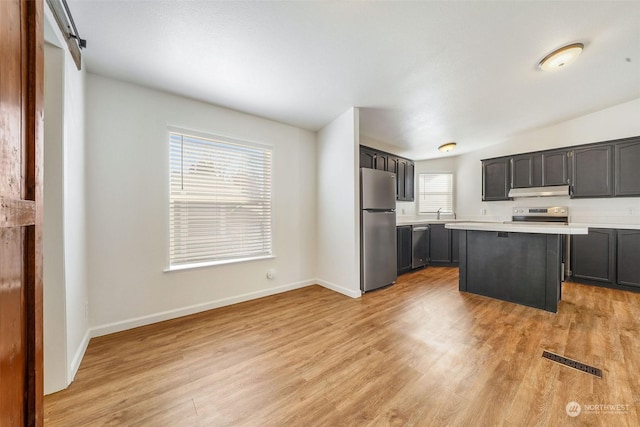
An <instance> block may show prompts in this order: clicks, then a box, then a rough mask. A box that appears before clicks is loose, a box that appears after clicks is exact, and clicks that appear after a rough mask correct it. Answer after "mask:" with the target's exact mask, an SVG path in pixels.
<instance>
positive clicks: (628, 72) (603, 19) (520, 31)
mask: <svg viewBox="0 0 640 427" xmlns="http://www.w3.org/2000/svg"><path fill="white" fill-rule="evenodd" d="M68 3H69V6H70V9H71V12H72V13H73V16H74V19H75V21H76V25H77V27H78V30H79V32H80V35H81V37H82V38H85V39H87V42H88V47H87V49H85V50H84V51H83V54H84V58H85V64H86V67H87V69H88V70H89V71H90V72H93V73H97V74H102V75H105V76H110V77H113V78H116V79H121V80H125V81H129V82H133V83H137V84H141V85H144V86H148V87H151V88H156V89H160V90H164V91H167V92H171V93H175V94H180V95H184V96H186V97H190V98H195V99H198V100H202V101H206V102H209V103H212V104H217V105H221V106H225V107H228V108H232V109H236V110H239V111H244V112H248V113H251V114H255V115H258V116H262V117H267V118H270V119H273V120H277V121H279V122H283V123H288V124H291V125H295V126H298V127H302V128H305V129H310V130H318V129H320V128H322V127H323V126H324V125H326V124H327V123H329V122H331V121H332V120H333V119H335V118H336V117H338V116H339V115H340V114H341V113H343V112H344V111H346V110H347V109H348V108H350V107H351V106H356V107H361V113H360V117H361V133H363V134H365V135H367V136H369V137H372V138H374V139H377V140H379V141H381V142H384V143H387V144H391V145H396V146H398V150H397V151H398V154H404V155H408V156H410V157H412V158H415V159H425V158H434V157H439V156H441V155H442V154H440V153H439V152H438V151H437V150H436V148H437V147H438V146H439V145H441V144H442V143H444V142H448V141H457V142H458V146H459V150H457V151H456V152H454V154H459V153H463V152H467V151H471V150H475V149H478V148H480V147H483V146H486V145H491V144H496V143H499V142H502V141H504V140H505V139H506V138H507V137H509V136H511V135H514V134H517V133H519V132H524V131H529V130H532V129H535V128H539V127H543V126H547V125H550V124H552V123H555V122H559V121H563V120H567V119H570V118H573V117H576V116H580V115H583V114H586V113H589V112H592V111H596V110H600V109H602V108H606V107H609V106H612V105H615V104H619V103H622V102H625V101H629V100H632V99H635V98H639V97H640V1H629V2H614V1H606V2H598V1H555V2H542V1H512V2H505V1H502V2H457V1H444V2H435V1H425V2H396V1H388V2H383V1H375V2H374V1H371V2H364V1H334V2H317V1H315V2H306V1H304V2H303V1H299V2H297V1H287V2H284V1H276V2H271V1H259V2H258V1H228V2H218V1H204V2H198V1H162V2H161V1H77V0H70V1H69V2H68ZM578 41H579V42H583V43H584V44H585V45H586V48H585V51H584V52H583V54H582V56H581V57H580V58H579V59H578V61H577V62H576V63H574V64H572V65H571V66H570V67H567V68H566V69H561V70H559V71H557V72H553V73H544V72H542V71H540V70H538V69H537V67H536V65H537V63H538V61H539V60H540V59H541V58H542V57H544V56H545V55H546V54H547V53H549V52H550V51H552V50H554V49H556V48H558V47H560V46H562V45H564V44H567V43H571V42H578ZM639 120H640V118H639Z"/></svg>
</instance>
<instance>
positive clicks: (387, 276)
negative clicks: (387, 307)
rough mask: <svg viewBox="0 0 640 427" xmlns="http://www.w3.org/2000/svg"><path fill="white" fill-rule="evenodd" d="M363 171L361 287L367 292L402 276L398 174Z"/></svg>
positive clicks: (361, 176)
mask: <svg viewBox="0 0 640 427" xmlns="http://www.w3.org/2000/svg"><path fill="white" fill-rule="evenodd" d="M360 171H361V172H360V209H361V216H360V289H361V290H362V291H363V292H367V291H372V290H374V289H378V288H381V287H383V286H387V285H390V284H392V283H394V282H395V281H396V279H397V277H398V276H397V274H398V267H397V265H398V258H397V249H396V174H394V173H391V172H385V171H379V170H376V169H366V168H361V169H360Z"/></svg>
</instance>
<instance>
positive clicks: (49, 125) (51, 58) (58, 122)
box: [42, 43, 68, 394]
mask: <svg viewBox="0 0 640 427" xmlns="http://www.w3.org/2000/svg"><path fill="white" fill-rule="evenodd" d="M64 53H65V52H64V51H63V50H62V49H60V48H58V47H55V46H52V45H50V44H48V43H47V44H45V49H44V56H45V70H46V72H45V84H44V86H45V90H44V111H45V122H44V141H45V143H44V159H45V161H44V191H43V193H44V207H45V209H44V220H43V222H44V224H43V239H42V243H43V253H44V256H43V300H44V304H43V305H44V307H43V316H44V322H43V323H44V334H43V335H44V376H45V378H44V391H45V393H46V394H49V393H53V392H55V391H58V390H62V389H64V388H65V387H66V386H67V371H68V369H67V364H66V361H67V345H66V342H67V331H66V298H65V297H66V290H65V274H64V249H63V248H64V229H63V221H64V209H63V197H64V191H63V188H64V182H63V169H64V162H63V134H64V117H63V114H62V113H63V108H60V106H61V105H63V104H64V58H63V55H64Z"/></svg>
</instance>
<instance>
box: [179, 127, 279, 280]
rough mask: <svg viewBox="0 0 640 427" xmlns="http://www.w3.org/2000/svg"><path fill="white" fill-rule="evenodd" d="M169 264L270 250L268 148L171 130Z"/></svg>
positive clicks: (197, 262) (250, 255)
mask: <svg viewBox="0 0 640 427" xmlns="http://www.w3.org/2000/svg"><path fill="white" fill-rule="evenodd" d="M169 146H170V150H169V169H170V184H169V185H170V189H169V268H170V269H179V268H185V267H195V266H198V265H207V264H215V263H222V262H231V261H235V260H241V259H247V258H249V259H251V258H260V257H266V256H270V255H271V254H272V221H271V212H272V202H271V176H272V154H273V153H272V149H271V148H270V147H267V146H262V145H258V144H251V143H247V142H242V141H234V140H229V139H227V138H221V137H215V136H211V137H200V136H193V135H187V134H182V133H175V132H170V133H169Z"/></svg>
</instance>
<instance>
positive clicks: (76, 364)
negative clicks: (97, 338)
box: [67, 329, 91, 387]
mask: <svg viewBox="0 0 640 427" xmlns="http://www.w3.org/2000/svg"><path fill="white" fill-rule="evenodd" d="M90 339H91V329H88V330H87V332H85V334H84V337H82V341H81V342H80V346H79V347H78V349H77V350H76V353H75V354H74V355H73V360H71V366H69V371H68V372H67V387H69V385H71V383H72V382H73V380H74V379H75V377H76V373H77V372H78V368H80V363H81V362H82V358H83V357H84V353H85V352H86V351H87V347H88V346H89V340H90Z"/></svg>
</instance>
